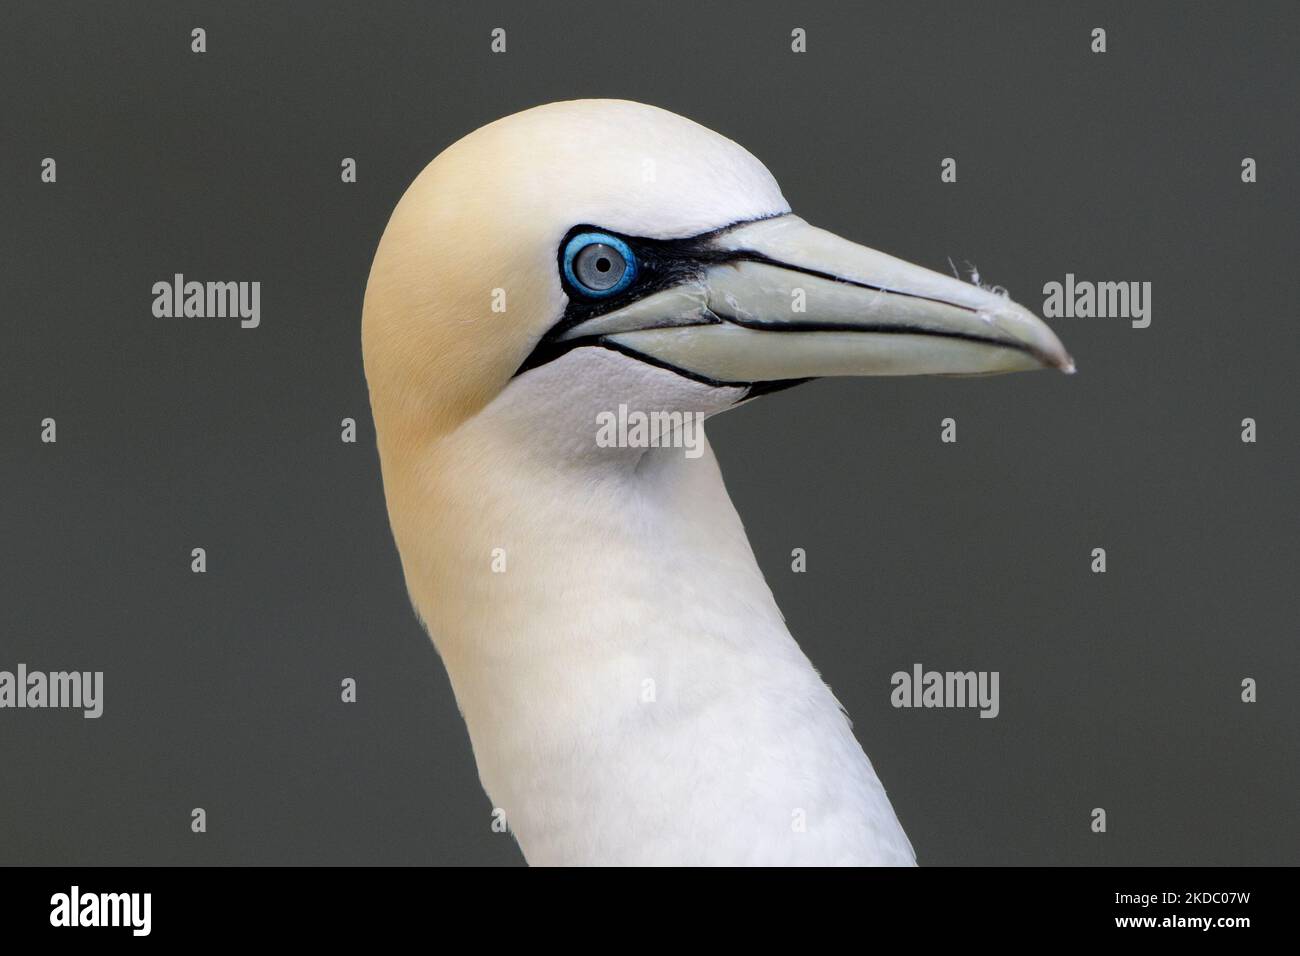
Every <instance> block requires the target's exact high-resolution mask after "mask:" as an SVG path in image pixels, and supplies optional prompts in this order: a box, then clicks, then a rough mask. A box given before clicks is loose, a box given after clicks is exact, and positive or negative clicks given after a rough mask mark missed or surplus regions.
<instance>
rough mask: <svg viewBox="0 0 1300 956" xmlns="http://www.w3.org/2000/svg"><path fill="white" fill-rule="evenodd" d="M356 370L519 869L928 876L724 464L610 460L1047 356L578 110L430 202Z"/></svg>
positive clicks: (414, 214) (587, 108) (749, 177)
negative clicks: (808, 404) (648, 425)
mask: <svg viewBox="0 0 1300 956" xmlns="http://www.w3.org/2000/svg"><path fill="white" fill-rule="evenodd" d="M362 338H363V351H364V358H365V368H366V377H367V380H368V383H369V388H370V400H371V406H372V410H373V413H374V418H375V425H376V433H377V439H378V446H379V455H380V461H381V465H382V470H383V479H384V489H385V495H386V498H387V504H388V513H389V519H390V522H391V525H392V530H393V535H394V538H395V539H396V543H397V546H398V550H399V552H400V554H401V561H402V567H403V571H404V574H405V578H406V585H407V588H408V590H409V591H410V594H411V597H412V600H413V602H414V604H415V607H416V610H417V612H418V613H419V615H420V617H421V618H422V619H423V622H424V624H425V626H426V627H427V629H428V631H429V633H430V635H431V637H432V639H433V641H434V643H435V645H436V647H437V649H438V651H439V653H440V655H441V657H442V659H443V661H444V663H445V665H446V668H447V672H448V674H449V676H450V679H451V683H452V687H453V688H454V690H455V694H456V700H457V703H458V705H459V707H460V710H461V712H462V714H463V715H464V718H465V723H466V725H467V726H468V729H469V734H470V739H471V742H472V744H473V748H474V755H475V759H476V761H477V764H478V771H479V776H480V779H481V781H482V784H483V787H484V788H485V789H486V791H487V793H488V795H489V797H490V799H491V800H492V802H493V805H494V808H497V809H498V810H499V811H500V812H502V813H503V814H504V816H505V819H506V820H507V821H508V824H509V827H510V829H511V831H512V832H513V833H514V835H515V838H516V839H517V840H518V842H519V846H520V848H521V850H522V851H523V854H524V856H525V858H526V859H527V861H528V862H529V863H530V864H900V865H912V864H914V863H915V856H914V854H913V851H912V847H911V844H910V843H909V841H908V839H907V836H906V835H905V834H904V832H903V829H902V827H901V826H900V824H899V822H898V818H897V817H896V816H895V814H894V810H893V808H892V807H891V805H890V802H889V799H888V797H886V795H885V790H884V788H883V787H882V786H881V783H880V781H879V779H878V778H877V776H876V773H875V771H874V770H873V769H872V766H871V763H870V761H869V760H868V759H867V757H866V755H865V754H864V753H863V751H862V748H861V746H860V745H859V744H858V741H857V740H856V739H855V738H854V736H853V733H852V731H851V729H850V725H849V722H848V720H847V718H846V716H845V714H844V713H843V712H842V709H841V707H840V705H839V703H838V701H837V700H836V699H835V697H834V695H833V694H832V693H831V691H830V689H829V688H828V687H827V686H826V684H825V683H823V681H822V680H821V678H820V677H819V676H818V674H817V671H816V670H814V668H813V666H812V664H811V663H809V661H808V658H807V657H806V656H805V655H804V654H803V652H802V651H801V650H800V649H799V646H798V645H797V644H796V643H795V640H794V639H793V638H792V637H791V635H790V633H789V631H788V630H787V629H786V626H785V622H784V620H783V618H782V616H781V612H780V610H779V609H778V608H777V606H776V603H775V602H774V600H773V598H772V594H771V591H770V590H769V588H768V586H767V584H766V582H765V581H764V580H763V576H762V573H761V572H760V571H759V568H758V565H757V563H756V562H755V560H754V555H753V552H752V550H751V548H750V545H749V542H748V541H747V539H746V537H745V532H744V529H743V528H742V526H741V521H740V518H739V516H738V515H737V513H736V510H735V508H734V507H733V506H732V504H731V501H730V499H729V497H728V495H727V491H726V488H725V487H724V486H723V482H722V478H721V475H720V474H719V471H718V465H717V462H716V460H715V458H714V456H713V453H712V451H711V450H710V449H709V448H708V446H707V443H704V444H703V445H701V446H700V447H699V449H698V450H699V451H700V452H701V453H700V454H699V455H698V457H691V456H690V455H689V454H688V453H687V452H688V451H689V449H684V448H683V447H680V444H681V443H680V442H679V443H678V444H679V447H644V442H642V443H641V446H639V447H638V446H636V443H635V442H633V441H632V440H631V439H628V440H627V441H625V442H624V443H623V444H622V446H619V447H604V446H603V445H602V443H600V442H598V441H597V431H598V428H597V423H598V422H600V421H601V420H602V416H605V419H604V420H606V421H607V420H608V416H609V415H610V414H611V413H614V412H616V411H617V410H618V409H619V406H620V405H623V406H626V409H627V410H629V411H630V412H633V413H635V412H645V413H651V412H657V413H663V414H671V413H679V414H681V415H689V414H690V413H695V412H699V413H703V414H704V415H711V414H714V413H716V412H720V411H723V410H725V409H728V408H731V407H734V406H735V405H736V404H737V403H739V402H742V401H744V400H745V399H747V398H749V397H750V396H753V395H755V394H758V393H761V392H765V391H772V390H774V389H776V388H779V387H784V386H786V385H789V384H793V383H795V382H797V381H799V380H805V379H809V378H816V377H820V376H829V375H905V374H977V373H990V372H1003V371H1014V370H1020V369H1033V368H1040V367H1045V366H1051V367H1056V368H1060V369H1062V370H1065V371H1070V370H1072V369H1073V365H1072V363H1071V361H1070V358H1069V356H1068V355H1067V354H1066V352H1065V350H1064V348H1063V347H1062V346H1061V343H1060V341H1059V340H1058V339H1057V338H1056V336H1055V335H1053V334H1052V332H1051V331H1050V330H1049V329H1048V328H1047V326H1046V325H1045V324H1043V323H1042V322H1041V321H1040V320H1039V319H1037V318H1035V317H1034V316H1033V315H1032V314H1031V313H1030V312H1028V311H1027V310H1025V309H1023V308H1021V307H1020V306H1018V305H1015V304H1013V303H1012V302H1010V301H1009V300H1008V299H1007V298H1006V297H1005V296H1003V295H1000V294H995V293H993V292H990V291H987V290H985V289H982V288H980V287H979V286H977V285H972V284H970V283H967V282H962V281H959V280H957V279H954V278H951V277H949V276H946V275H942V274H940V273H938V272H932V271H930V270H927V269H923V268H920V267H918V266H914V265H910V264H908V263H906V262H903V261H901V260H899V259H895V258H892V257H890V256H888V255H885V254H883V253H880V252H876V251H874V250H871V249H868V248H864V247H862V246H859V245H856V244H854V243H851V242H848V241H846V240H844V239H841V238H838V237H836V236H834V235H832V234H830V233H828V232H825V231H823V230H820V229H816V228H814V227H812V226H810V225H808V224H807V223H806V222H804V221H803V220H802V219H799V218H798V217H796V216H794V215H792V214H791V212H790V207H789V206H788V205H787V203H786V201H785V199H784V198H783V197H782V195H781V190H780V189H779V187H778V186H777V184H776V181H775V180H774V179H773V178H772V176H771V174H770V173H769V172H768V171H767V169H766V168H765V167H764V166H763V165H762V164H761V163H760V162H759V161H758V160H756V159H755V158H754V157H753V156H751V155H750V154H749V153H748V152H746V151H745V150H744V149H743V148H742V147H740V146H738V145H737V144H736V143H734V142H732V141H731V140H729V139H727V138H725V137H723V136H721V135H719V134H717V133H715V132H712V131H711V130H708V129H705V128H704V127H702V126H699V125H697V124H696V123H693V122H691V121H690V120H687V119H684V118H682V117H680V116H676V115H674V114H672V113H669V112H666V111H664V110H660V109H657V108H654V107H650V106H644V105H641V104H637V103H630V102H624V101H617V100H581V101H574V102H565V103H553V104H550V105H547V106H540V107H537V108H535V109H530V110H527V111H525V112H522V113H518V114H516V115H513V116H509V117H506V118H504V119H501V120H498V121H496V122H494V123H491V124H489V125H487V126H484V127H483V128H481V129H479V130H477V131H475V132H473V133H471V134H470V135H468V136H466V137H465V138H463V139H461V140H460V141H459V142H457V143H455V144H454V145H452V146H450V147H449V148H448V149H446V150H445V151H444V152H443V153H442V154H441V155H439V156H438V157H437V158H436V159H435V160H434V161H433V162H432V163H430V164H429V165H428V166H427V167H426V168H425V169H424V171H423V172H421V173H420V175H419V176H418V177H417V178H416V180H415V181H414V183H412V185H411V186H410V188H409V189H408V190H407V192H406V193H405V195H404V196H403V197H402V199H401V201H400V202H399V203H398V205H397V208H396V209H395V210H394V212H393V215H392V218H391V219H390V221H389V223H388V226H387V228H386V229H385V231H384V234H383V238H382V240H381V241H380V244H379V248H378V251H377V253H376V255H375V260H374V264H373V266H372V269H371V272H370V278H369V282H368V285H367V287H366V296H365V309H364V319H363V336H362ZM673 421H674V422H676V421H678V419H673ZM680 421H681V429H680V431H681V432H684V431H685V430H686V429H687V428H688V427H689V423H690V419H685V418H683V419H680ZM673 434H674V435H676V436H677V437H681V435H680V434H679V433H678V432H674V433H673ZM668 437H672V436H668ZM606 444H607V443H606ZM662 444H663V443H661V445H662ZM485 825H486V824H485Z"/></svg>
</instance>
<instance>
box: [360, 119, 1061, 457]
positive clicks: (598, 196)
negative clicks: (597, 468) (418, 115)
mask: <svg viewBox="0 0 1300 956" xmlns="http://www.w3.org/2000/svg"><path fill="white" fill-rule="evenodd" d="M363 347H364V356H365V366H366V373H367V378H368V381H369V384H370V391H371V402H372V406H373V408H374V412H375V417H376V422H377V425H378V428H379V431H380V437H381V447H382V445H383V443H384V437H385V433H387V434H388V436H389V437H390V438H391V439H393V440H397V441H405V440H407V439H410V440H415V441H418V440H420V439H421V438H422V437H432V436H437V435H440V434H445V433H448V432H450V431H454V430H455V429H456V428H457V427H459V426H460V425H461V424H462V423H464V422H466V421H468V420H470V419H472V418H473V417H474V416H475V415H477V414H478V413H479V412H480V411H482V410H483V409H484V408H485V407H487V406H488V405H489V404H490V403H492V402H493V401H495V400H497V399H498V397H500V396H503V395H507V394H512V393H515V394H516V397H521V396H522V398H523V399H524V400H522V401H518V402H516V405H518V406H520V407H536V408H543V407H544V408H546V409H547V412H546V413H547V414H553V413H554V410H555V408H556V407H557V405H563V404H565V403H566V402H567V403H568V404H569V405H572V406H575V407H580V408H579V410H580V412H581V414H582V415H583V416H587V417H586V418H585V421H587V422H591V420H592V419H591V417H590V412H591V411H593V410H595V409H600V408H604V409H612V408H615V407H617V406H618V404H619V403H623V402H626V403H629V404H641V405H646V404H650V405H656V406H659V407H668V408H671V407H682V408H696V409H702V410H705V411H709V412H711V411H717V410H719V409H721V408H724V407H730V406H731V405H734V404H735V403H736V402H737V401H739V400H741V399H743V398H745V397H748V396H750V395H753V394H756V393H759V392H763V391H771V390H773V389H775V388H779V387H782V386H784V385H786V384H790V383H792V382H796V381H801V380H806V379H810V378H817V377H821V376H831V375H908V374H928V375H935V374H937V375H948V374H963V375H968V374H985V373H993V372H1009V371H1017V370H1023V369H1036V368H1042V367H1055V368H1058V369H1062V370H1065V371H1071V370H1072V369H1073V364H1072V362H1071V360H1070V358H1069V356H1068V355H1067V354H1066V352H1065V349H1064V348H1063V347H1062V345H1061V343H1060V341H1059V340H1058V339H1057V337H1056V336H1055V335H1054V334H1053V333H1052V331H1051V330H1050V329H1049V328H1048V327H1047V326H1046V325H1045V324H1044V323H1043V322H1042V321H1040V320H1039V319H1038V318H1036V317H1035V316H1034V315H1033V314H1032V313H1030V312H1029V311H1028V310H1026V309H1024V308H1022V307H1021V306H1019V305H1016V304H1014V303H1013V302H1011V301H1009V300H1008V299H1007V298H1006V297H1005V296H1002V295H998V294H995V293H993V292H991V291H988V290H986V289H983V288H981V287H979V286H977V285H973V284H971V283H967V282H963V281H960V280H958V279H955V278H953V277H951V276H947V275H943V274H941V273H938V272H933V271H930V270H928V269H924V268H921V267H919V266H915V265H911V264H909V263H906V262H903V261H901V260H899V259H896V258H893V257H891V256H888V255H885V254H884V253H881V252H877V251H875V250H873V249H869V248H866V247H864V246H860V245H857V244H855V243H852V242H849V241H847V240H845V239H841V238H839V237H837V236H835V235H832V234H831V233H829V232H826V231H824V230H821V229H817V228H815V227H813V226H811V225H809V224H808V223H806V222H804V221H803V220H802V219H800V218H798V217H797V216H795V215H793V214H792V213H791V211H790V207H789V205H788V204H787V203H786V201H785V199H784V198H783V197H782V195H781V190H780V188H779V187H778V186H777V184H776V181H775V180H774V179H773V178H772V175H771V174H770V173H769V172H768V171H767V169H766V168H765V167H764V166H763V165H762V164H761V163H760V162H759V161H758V160H757V159H755V158H754V157H753V156H751V155H750V154H749V153H748V152H747V151H745V150H744V149H743V148H742V147H740V146H739V145H737V144H736V143H734V142H732V141H731V140H729V139H727V138H725V137H723V136H721V135H719V134H717V133H714V132H712V131H711V130H708V129H706V128H704V127H702V126H700V125H698V124H696V123H693V122H691V121H690V120H687V119H684V118H682V117H680V116H677V115H674V114H672V113H669V112H666V111H664V110H661V109H657V108H655V107H651V106H644V105H641V104H637V103H631V102H625V101H618V100H579V101H573V102H564V103H553V104H550V105H547V106H540V107H537V108H535V109H530V110H527V111H525V112H522V113H518V114H515V115H513V116H509V117H506V118H504V119H501V120H498V121H496V122H494V123H491V124H489V125H487V126H484V127H482V128H481V129H479V130H477V131H475V132H473V133H471V134H469V135H468V136H466V137H465V138H463V139H461V140H460V141H459V142H457V143H455V144H454V145H452V146H451V147H449V148H448V149H447V150H445V151H444V152H443V153H442V154H441V155H439V156H438V157H437V158H436V159H435V160H434V161H433V162H432V163H430V164H429V165H428V166H427V167H426V168H425V169H424V171H423V172H421V173H420V175H419V176H418V177H417V178H416V180H415V182H414V183H413V184H412V185H411V186H410V188H409V189H408V190H407V192H406V194H405V195H404V196H403V197H402V200H401V202H400V203H399V204H398V206H397V208H396V210H395V211H394V212H393V215H392V218H391V220H390V221H389V223H388V226H387V229H386V230H385V232H384V235H383V238H382V240H381V242H380V245H379V249H378V252H377V254H376V256H375V260H374V264H373V267H372V269H371V273H370V279H369V283H368V285H367V288H366V297H365V312H364V321H363ZM566 391H568V392H570V393H571V394H570V395H568V396H566V395H565V394H564V393H565V392H566ZM530 393H536V394H535V395H532V394H530ZM543 393H544V394H545V396H546V398H547V401H545V402H541V401H531V399H533V398H540V397H542V395H543Z"/></svg>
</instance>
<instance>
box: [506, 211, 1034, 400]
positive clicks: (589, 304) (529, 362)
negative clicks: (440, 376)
mask: <svg viewBox="0 0 1300 956" xmlns="http://www.w3.org/2000/svg"><path fill="white" fill-rule="evenodd" d="M760 218H774V217H768V216H764V217H760ZM754 221H756V220H747V221H744V222H736V223H732V224H730V225H728V226H724V227H723V228H721V229H714V230H712V231H710V232H705V233H701V234H699V235H697V236H689V237H687V238H684V239H646V238H643V237H640V236H628V235H624V234H623V233H619V232H614V231H612V230H610V229H606V228H604V227H603V226H600V225H599V224H592V223H582V224H579V225H576V226H574V227H573V228H572V229H570V230H569V231H568V232H567V233H565V235H564V239H563V240H562V241H561V242H560V244H559V247H558V249H557V250H556V270H557V272H558V273H559V276H560V284H561V285H562V286H563V287H564V291H565V293H566V294H567V295H568V297H569V304H568V305H567V306H566V307H565V310H564V314H563V315H562V316H561V317H560V320H559V321H558V322H556V323H555V324H554V325H553V326H551V328H550V329H548V330H547V332H546V334H545V335H543V336H542V338H541V339H540V340H539V341H538V343H537V345H536V346H535V347H534V348H533V351H532V352H531V353H530V354H529V356H528V357H527V358H526V359H524V362H523V364H522V365H520V366H519V368H518V369H517V370H516V371H515V375H516V376H518V375H522V374H523V373H524V372H527V371H528V370H529V369H534V368H537V367H539V366H541V365H545V364H547V363H548V362H552V361H554V360H555V359H557V358H559V357H560V356H562V355H564V354H566V353H567V352H570V351H572V350H573V349H576V348H582V347H589V346H598V347H601V348H606V349H611V350H613V351H616V352H620V353H622V354H625V355H628V356H630V357H632V358H636V359H639V360H641V361H643V362H648V363H649V364H652V365H657V366H660V367H662V368H665V369H667V370H669V371H672V372H676V373H677V374H678V375H682V376H684V377H686V378H689V379H693V380H695V381H698V382H702V383H704V384H706V385H713V386H717V387H742V388H748V389H749V391H748V393H747V394H746V398H750V397H753V396H756V395H763V394H767V393H770V392H776V391H781V390H783V389H786V388H792V387H793V386H795V385H801V384H803V383H804V382H808V381H812V380H811V379H806V378H801V379H785V380H781V381H775V382H716V381H713V380H712V379H709V378H705V377H702V376H700V375H696V374H694V373H692V372H689V371H686V370H684V369H679V368H676V367H675V366H672V365H669V364H667V363H664V362H661V361H658V360H656V359H653V358H651V357H649V356H646V355H641V354H640V353H638V352H635V351H633V350H631V349H627V348H624V347H621V346H618V345H615V344H614V343H612V342H610V341H608V340H607V339H605V338H603V337H602V336H599V335H593V336H590V337H588V336H584V337H581V338H574V339H568V340H566V341H560V336H562V335H563V334H564V333H565V332H567V331H568V330H569V329H572V328H573V327H574V326H577V325H580V324H582V323H583V322H586V321H587V320H588V319H593V318H596V317H598V316H601V315H605V314H607V313H610V312H616V311H617V310H619V309H622V308H625V307H626V306H628V305H630V304H631V303H633V302H635V301H637V300H638V299H642V298H645V297H646V296H649V295H653V294H654V293H656V292H660V291H662V290H664V289H670V288H672V287H674V286H678V285H682V284H684V283H687V282H690V281H693V280H697V279H700V278H702V277H703V275H704V273H705V271H706V270H707V269H708V268H709V267H710V266H713V265H717V264H719V263H726V262H763V263H767V264H769V265H775V266H780V267H781V268H783V269H789V270H791V271H794V272H802V273H805V274H807V275H811V276H816V277H817V278H821V279H828V280H830V281H832V282H843V283H846V284H848V285H853V286H857V287H859V288H864V289H875V290H876V291H879V292H890V293H891V294H893V295H902V296H908V297H909V298H918V299H928V297H927V296H918V295H913V294H911V293H906V292H900V291H898V290H895V289H884V288H882V287H880V286H875V285H871V284H869V283H865V282H858V281H855V280H852V279H846V278H844V277H842V276H836V275H831V274H829V273H825V272H820V271H818V270H816V269H809V268H805V267H800V266H796V265H792V264H790V263H784V262H777V261H776V260H773V259H770V258H769V257H767V256H765V255H763V254H762V253H759V252H754V251H752V250H746V249H735V250H727V249H719V248H717V247H716V246H715V245H713V240H714V239H716V238H717V237H718V236H719V235H722V234H723V233H726V232H729V231H731V230H732V229H735V228H737V227H739V226H744V225H749V223H750V222H754ZM584 232H598V233H606V234H608V235H611V236H616V237H618V238H619V239H621V240H623V241H624V242H626V243H627V245H628V247H629V248H630V249H631V250H632V254H633V256H635V257H636V270H637V271H636V278H635V279H634V280H633V282H632V284H631V285H629V286H628V287H627V288H626V289H624V290H622V291H621V292H618V293H617V294H615V295H612V296H607V297H603V298H593V297H591V296H589V295H587V294H585V293H584V292H583V291H582V290H581V289H580V288H577V287H575V286H574V285H573V284H572V283H570V282H569V281H568V279H566V278H565V276H564V261H563V260H564V249H565V247H566V246H567V245H568V243H569V241H570V240H571V239H572V238H573V237H574V236H576V235H578V234H579V233H584ZM933 301H943V300H937V299H936V300H933ZM944 304H945V305H949V306H952V307H953V308H959V309H966V310H967V311H970V312H974V311H976V310H975V309H972V308H970V307H968V306H962V305H958V304H956V303H952V302H944ZM716 318H717V321H719V322H722V321H728V322H732V323H733V324H736V325H742V326H745V327H746V328H754V329H762V328H776V327H778V326H773V325H770V324H765V323H762V322H758V321H753V320H748V319H744V318H741V317H739V316H731V315H719V316H717V317H716ZM800 330H801V331H805V332H814V331H826V332H831V331H857V332H880V333H897V334H909V333H910V334H921V335H941V336H944V337H950V338H957V339H965V340H968V341H973V342H980V343H983V344H987V345H998V346H1002V347H1004V348H1013V349H1017V350H1019V351H1023V352H1028V353H1030V354H1032V351H1031V350H1030V349H1029V348H1028V347H1027V346H1026V345H1025V344H1024V343H1022V342H1018V341H1015V340H1012V339H1006V338H1001V337H993V336H989V337H985V336H981V335H973V334H970V333H965V332H952V331H937V330H935V329H927V328H924V327H921V326H916V327H910V326H906V325H898V324H889V325H883V324H882V325H879V326H875V327H872V326H864V325H861V324H855V325H840V324H836V323H815V322H805V323H800Z"/></svg>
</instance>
